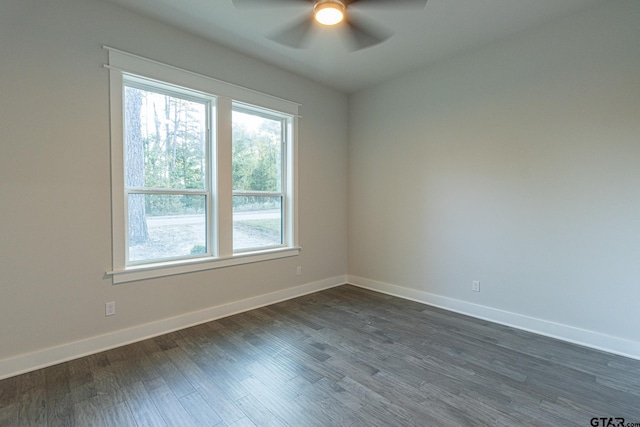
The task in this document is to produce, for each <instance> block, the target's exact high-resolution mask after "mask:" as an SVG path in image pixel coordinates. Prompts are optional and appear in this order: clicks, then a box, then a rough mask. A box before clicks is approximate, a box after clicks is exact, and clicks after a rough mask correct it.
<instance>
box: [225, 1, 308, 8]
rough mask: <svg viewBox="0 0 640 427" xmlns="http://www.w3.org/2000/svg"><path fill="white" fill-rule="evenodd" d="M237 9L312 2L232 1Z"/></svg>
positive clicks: (297, 4) (298, 4)
mask: <svg viewBox="0 0 640 427" xmlns="http://www.w3.org/2000/svg"><path fill="white" fill-rule="evenodd" d="M232 1H233V5H234V6H235V7H236V8H237V9H248V8H264V7H273V6H300V5H303V6H304V5H305V4H306V5H309V4H312V3H313V2H312V1H311V0H232Z"/></svg>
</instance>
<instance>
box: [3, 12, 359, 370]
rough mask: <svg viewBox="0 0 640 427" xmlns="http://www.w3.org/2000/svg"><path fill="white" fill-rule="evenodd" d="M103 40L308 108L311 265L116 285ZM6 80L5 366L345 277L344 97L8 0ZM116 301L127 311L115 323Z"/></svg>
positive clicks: (162, 36) (132, 29)
mask: <svg viewBox="0 0 640 427" xmlns="http://www.w3.org/2000/svg"><path fill="white" fill-rule="evenodd" d="M102 45H109V46H112V47H115V48H119V49H124V50H127V51H129V52H132V53H136V54H138V55H142V56H146V57H149V58H152V59H155V60H158V61H162V62H165V63H168V64H171V65H175V66H179V67H183V68H187V69H189V70H192V71H196V72H199V73H201V74H205V75H208V76H211V77H215V78H218V79H221V80H225V81H228V82H231V83H235V84H239V85H242V86H245V87H248V88H251V89H255V90H258V91H262V92H265V93H269V94H272V95H275V96H278V97H282V98H286V99H290V100H292V101H296V102H299V103H301V104H302V107H301V110H300V113H301V114H302V116H303V118H302V119H301V120H300V126H299V146H298V156H299V167H298V170H299V195H300V197H299V223H300V226H299V232H300V234H299V236H300V244H301V246H302V247H303V249H302V252H301V255H300V256H299V257H295V258H287V259H281V260H276V261H269V262H262V263H256V264H251V265H245V266H239V267H230V268H223V269H218V270H210V271H205V272H199V273H193V274H188V275H181V276H172V277H167V278H162V279H157V280H147V281H140V282H134V283H127V284H122V285H117V286H114V285H112V284H111V280H110V278H109V277H105V276H104V274H105V272H106V271H108V270H110V269H111V214H110V212H111V207H110V206H111V205H110V197H111V190H110V163H109V162H110V160H109V155H110V154H109V153H110V150H109V147H110V141H109V97H108V94H109V92H108V71H107V70H106V69H104V68H102V64H104V63H105V62H106V59H107V52H106V51H105V50H103V49H102V47H101V46H102ZM0 81H1V82H2V84H1V85H0V218H1V221H0V362H1V361H2V360H3V359H10V358H15V357H17V356H20V355H23V354H26V353H31V352H39V351H42V350H44V349H48V348H51V347H54V346H60V345H65V344H68V343H73V342H77V341H81V340H86V339H89V338H92V337H99V336H101V335H102V334H110V333H114V332H116V331H127V330H129V329H130V328H136V327H139V326H140V325H146V324H148V323H149V322H158V321H161V320H163V319H172V318H174V317H175V316H183V315H185V314H186V313H191V312H197V311H198V310H204V309H207V308H210V307H217V306H220V305H223V304H227V303H232V302H235V301H243V300H244V299H246V298H252V297H255V296H258V295H262V294H267V293H271V292H277V291H281V290H283V289H289V288H293V287H295V286H297V285H303V284H308V283H314V282H317V281H322V280H326V279H330V278H334V277H338V278H340V277H342V279H343V280H344V275H345V274H346V272H347V237H346V226H347V224H346V223H347V217H346V212H347V208H346V203H347V193H346V185H345V183H346V165H347V119H346V117H347V97H346V96H345V95H343V94H341V93H338V92H336V91H333V90H330V89H328V88H326V87H323V86H321V85H319V84H316V83H313V82H311V81H309V80H306V79H303V78H301V77H298V76H296V75H294V74H291V73H287V72H285V71H283V70H280V69H277V68H275V67H272V66H268V65H266V64H264V63H262V62H259V61H257V60H254V59H251V58H249V57H246V56H243V55H241V54H238V53H236V52H234V51H231V50H229V49H226V48H223V47H220V46H217V45H215V44H213V43H210V42H208V41H205V40H203V39H200V38H197V37H195V36H192V35H189V34H186V33H184V32H180V31H177V30H175V29H173V28H171V27H168V26H165V25H163V24H160V23H158V22H155V21H152V20H149V19H146V18H143V17H141V16H138V15H135V14H133V13H130V12H128V11H126V10H124V9H121V8H119V7H118V6H115V5H112V4H109V3H102V2H98V1H94V0H65V1H41V0H3V1H2V2H1V3H0ZM327 124H331V126H327ZM298 265H300V266H302V271H303V274H302V276H296V274H295V273H296V266H298ZM107 301H116V305H117V314H116V315H115V316H113V317H109V318H106V317H105V315H104V304H105V302H107ZM122 336H123V337H127V336H128V335H126V334H123V335H122ZM116 338H117V337H116ZM83 349H84V347H82V346H79V347H77V348H76V350H83ZM76 350H74V351H76ZM87 350H91V349H90V348H89V349H87ZM64 353H65V352H62V353H61V354H60V356H61V357H64V356H65V354H64ZM56 354H57V353H55V352H53V353H51V352H49V353H48V354H47V355H45V356H43V357H41V358H37V357H36V358H35V359H34V362H33V363H40V362H46V360H45V359H47V357H51V356H55V355H56ZM0 364H1V363H0ZM7 369H10V368H7ZM0 371H2V370H1V369H0ZM5 373H6V372H5ZM0 376H2V372H0Z"/></svg>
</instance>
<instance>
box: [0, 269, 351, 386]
mask: <svg viewBox="0 0 640 427" xmlns="http://www.w3.org/2000/svg"><path fill="white" fill-rule="evenodd" d="M346 279H347V276H337V277H332V278H329V279H324V280H320V281H317V282H312V283H306V284H304V285H300V286H296V287H294V288H288V289H284V290H281V291H277V292H272V293H269V294H264V295H259V296H256V297H252V298H247V299H244V300H240V301H235V302H232V303H229V304H224V305H220V306H217V307H211V308H207V309H205V310H200V311H195V312H192V313H187V314H184V315H180V316H176V317H172V318H169V319H163V320H158V321H157V322H152V323H147V324H144V325H139V326H134V327H131V328H128V329H123V330H120V331H116V332H111V333H108V334H104V335H99V336H96V337H91V338H87V339H84V340H80V341H75V342H72V343H68V344H62V345H59V346H56V347H50V348H46V349H43V350H38V351H35V352H32V353H27V354H22V355H19V356H15V357H12V358H8V359H4V360H0V380H2V379H4V378H9V377H13V376H15V375H19V374H23V373H25V372H29V371H34V370H36V369H40V368H44V367H47V366H52V365H56V364H58V363H62V362H66V361H68V360H73V359H77V358H79V357H83V356H88V355H90V354H95V353H99V352H101V351H105V350H109V349H112V348H116V347H120V346H123V345H127V344H131V343H134V342H137V341H142V340H145V339H147V338H152V337H155V336H158V335H162V334H166V333H169V332H173V331H177V330H180V329H184V328H188V327H190V326H195V325H198V324H201V323H206V322H210V321H212V320H216V319H220V318H222V317H227V316H231V315H234V314H237V313H242V312H244V311H248V310H253V309H255V308H259V307H264V306H266V305H270V304H275V303H277V302H281V301H285V300H288V299H291V298H296V297H299V296H302V295H306V294H310V293H314V292H318V291H321V290H324V289H329V288H332V287H335V286H339V285H343V284H345V283H346V281H347V280H346Z"/></svg>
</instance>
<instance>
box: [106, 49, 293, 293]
mask: <svg viewBox="0 0 640 427" xmlns="http://www.w3.org/2000/svg"><path fill="white" fill-rule="evenodd" d="M104 48H105V49H106V50H107V51H108V52H109V63H108V64H105V67H106V68H108V69H109V70H110V72H109V83H110V99H111V106H110V113H111V141H112V142H111V185H112V188H111V193H112V197H111V210H112V239H113V240H112V245H113V268H112V270H111V271H107V273H106V274H107V275H110V276H112V279H113V283H114V284H116V283H125V282H131V281H136V280H144V279H151V278H157V277H164V276H171V275H175V274H183V273H189V272H195V271H202V270H210V269H216V268H222V267H229V266H233V265H240V264H249V263H254V262H260V261H267V260H273V259H279V258H285V257H291V256H296V255H298V254H299V252H300V250H301V248H300V246H299V243H298V220H297V219H298V206H297V200H298V197H297V196H298V195H297V185H296V183H297V152H296V143H295V141H297V128H298V126H297V121H298V118H299V116H298V108H299V106H300V104H297V103H295V102H292V101H288V100H285V99H282V98H278V97H274V96H271V95H268V94H264V93H261V92H258V91H254V90H252V89H248V88H243V87H241V86H237V85H233V84H231V83H227V82H223V81H221V80H217V79H213V78H211V77H208V76H204V75H202V74H198V73H194V72H191V71H188V70H183V69H180V68H178V67H174V66H172V65H167V64H163V63H161V62H158V61H154V60H151V59H148V58H144V57H141V56H138V55H134V54H131V53H128V52H124V51H121V50H118V49H114V48H111V47H108V46H104ZM123 73H125V74H132V75H136V76H140V77H143V78H146V79H151V80H157V81H159V82H162V83H167V84H172V85H176V86H178V87H185V88H189V90H194V91H199V92H202V93H205V94H209V95H212V96H215V97H216V108H215V111H216V114H217V117H215V118H214V121H215V122H217V123H218V126H217V129H218V134H217V136H216V138H215V139H216V140H217V144H216V148H217V152H216V153H214V161H215V162H216V168H215V172H216V175H217V176H216V177H214V179H213V183H214V184H213V185H216V187H217V189H215V190H214V192H215V194H216V198H217V203H216V204H215V205H216V206H217V210H216V211H214V212H212V215H213V224H215V227H216V231H217V236H216V239H215V240H214V241H213V242H211V244H213V245H214V246H215V245H217V250H214V252H213V253H214V254H216V256H211V257H199V258H193V259H187V260H176V261H167V262H157V263H148V264H142V265H129V266H127V265H126V247H125V246H126V242H125V240H126V238H125V232H126V221H125V215H124V214H125V199H124V197H125V191H124V188H125V187H124V144H123V138H124V132H123V123H124V118H123V114H124V112H123V108H122V105H123ZM232 102H241V103H246V104H249V105H255V106H257V107H261V108H265V109H268V110H274V111H278V112H281V113H283V114H286V115H290V116H291V117H292V119H291V120H290V121H289V123H290V128H289V129H288V131H289V132H288V134H289V135H290V137H289V140H288V141H287V144H286V147H287V150H289V151H288V153H287V155H286V157H287V159H289V161H288V165H287V168H286V171H285V173H286V184H287V188H286V192H285V194H286V198H287V200H286V205H285V206H286V212H285V215H286V217H287V221H286V222H285V224H284V226H285V227H287V228H286V230H283V234H284V236H285V241H284V245H283V247H277V248H271V249H265V250H256V251H250V252H237V253H235V254H234V253H233V248H232V236H231V233H232V228H233V217H232V209H231V205H232V190H231V106H232ZM291 199H293V200H291Z"/></svg>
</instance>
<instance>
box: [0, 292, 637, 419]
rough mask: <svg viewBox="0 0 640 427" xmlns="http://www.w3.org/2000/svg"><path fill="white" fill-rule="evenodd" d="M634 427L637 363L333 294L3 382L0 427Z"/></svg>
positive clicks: (428, 310) (414, 307)
mask: <svg viewBox="0 0 640 427" xmlns="http://www.w3.org/2000/svg"><path fill="white" fill-rule="evenodd" d="M609 416H614V417H624V418H625V419H626V421H627V422H631V423H636V422H640V361H637V360H632V359H628V358H624V357H620V356H615V355H611V354H607V353H603V352H600V351H596V350H591V349H587V348H584V347H580V346H576V345H572V344H569V343H565V342H560V341H557V340H554V339H550V338H546V337H543V336H539V335H535V334H531V333H528V332H524V331H519V330H514V329H512V328H509V327H506V326H502V325H496V324H493V323H491V322H488V321H484V320H479V319H473V318H470V317H467V316H463V315H460V314H456V313H451V312H447V311H446V310H442V309H438V308H434V307H429V306H426V305H423V304H419V303H416V302H412V301H406V300H402V299H399V298H395V297H392V296H389V295H383V294H379V293H375V292H372V291H368V290H365V289H361V288H357V287H354V286H349V285H345V286H339V287H336V288H332V289H328V290H325V291H322V292H318V293H315V294H310V295H306V296H303V297H300V298H295V299H292V300H288V301H283V302H281V303H278V304H274V305H271V306H267V307H262V308H259V309H256V310H252V311H249V312H246V313H241V314H238V315H235V316H231V317H228V318H224V319H220V320H217V321H213V322H207V323H204V324H201V325H198V326H195V327H192V328H188V329H184V330H181V331H176V332H172V333H170V334H166V335H163V336H159V337H155V338H152V339H148V340H144V341H141V342H138V343H135V344H131V345H127V346H123V347H120V348H117V349H113V350H109V351H106V352H102V353H99V354H95V355H91V356H87V357H84V358H80V359H77V360H74V361H71V362H66V363H62V364H59V365H55V366H51V367H48V368H45V369H41V370H37V371H34V372H30V373H28V374H23V375H20V376H16V377H13V378H9V379H6V380H3V381H0V427H3V426H11V427H14V426H42V427H50V426H65V427H74V426H83V427H84V426H86V425H90V426H101V425H109V426H113V425H117V426H129V425H131V426H137V427H141V426H144V427H147V426H150V427H156V426H158V427H163V426H169V425H171V426H173V425H177V426H180V425H185V426H211V427H214V426H215V427H227V426H235V427H243V426H250V427H251V426H265V425H272V426H295V427H298V426H305V427H313V426H322V427H325V426H333V425H337V426H338V425H339V426H356V427H357V426H385V427H386V426H389V425H393V426H425V425H433V426H476V425H492V426H494V425H495V426H513V425H525V426H528V425H531V426H540V425H542V426H558V425H563V426H585V425H590V424H589V423H590V420H591V418H593V417H609Z"/></svg>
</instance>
